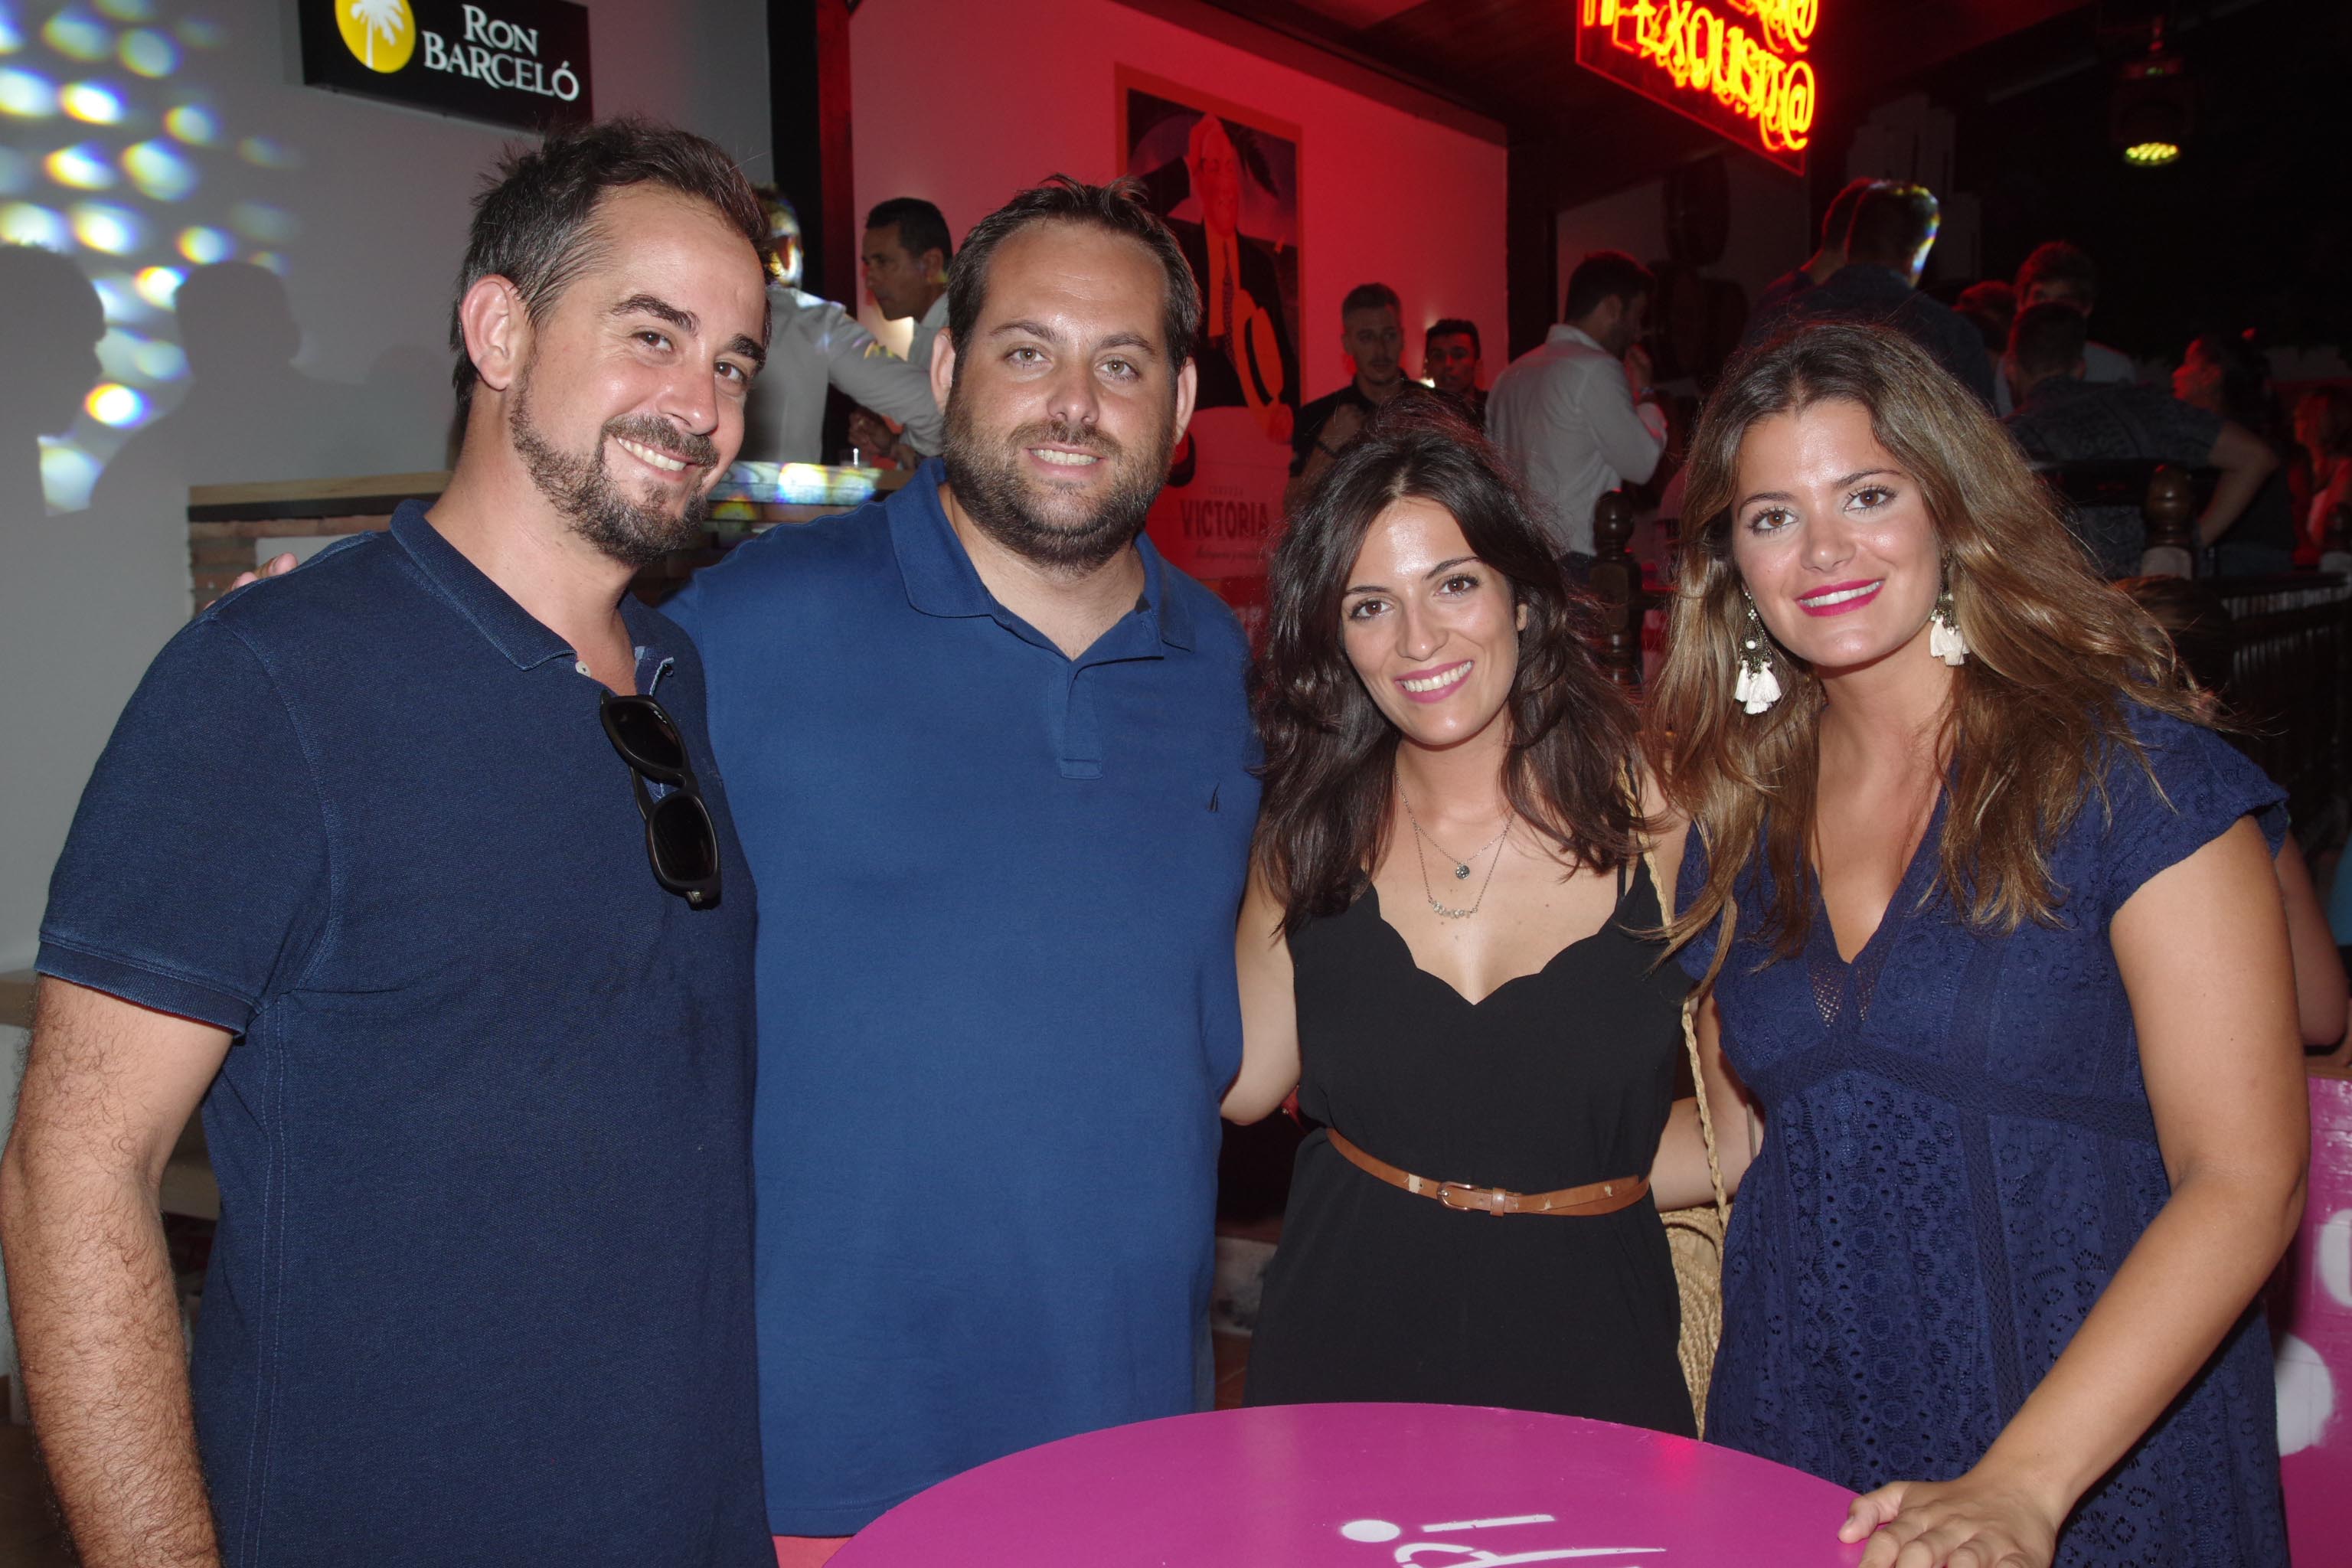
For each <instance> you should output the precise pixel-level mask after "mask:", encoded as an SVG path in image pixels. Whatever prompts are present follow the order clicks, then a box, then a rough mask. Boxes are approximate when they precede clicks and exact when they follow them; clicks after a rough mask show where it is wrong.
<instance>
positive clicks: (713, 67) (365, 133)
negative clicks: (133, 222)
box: [0, 0, 1108, 970]
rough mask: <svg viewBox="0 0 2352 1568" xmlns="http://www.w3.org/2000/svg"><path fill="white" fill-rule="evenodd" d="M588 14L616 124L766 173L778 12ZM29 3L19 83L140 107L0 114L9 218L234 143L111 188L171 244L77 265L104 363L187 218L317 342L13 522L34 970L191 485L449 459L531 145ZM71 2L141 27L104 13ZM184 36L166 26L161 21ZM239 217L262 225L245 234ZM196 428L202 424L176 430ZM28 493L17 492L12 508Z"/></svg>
mask: <svg viewBox="0 0 2352 1568" xmlns="http://www.w3.org/2000/svg"><path fill="white" fill-rule="evenodd" d="M586 3H587V5H588V7H589V12H590V28H591V48H592V52H593V58H594V79H593V92H594V101H595V107H596V109H597V110H598V111H599V112H600V113H604V114H612V113H619V112H624V111H635V112H639V113H644V114H647V115H651V116H655V117H656V118H661V119H667V120H671V121H676V122H677V123H680V124H683V125H686V126H688V128H690V129H693V130H696V131H698V132H702V133H703V134H705V135H708V136H710V137H711V138H713V139H714V140H716V141H717V142H719V143H720V144H721V145H722V146H724V147H726V148H727V149H728V150H730V152H732V153H736V154H737V155H738V156H739V157H740V158H742V159H743V160H744V161H745V163H746V164H747V166H749V167H751V169H752V170H753V171H754V173H755V174H764V172H765V171H766V169H767V166H768V163H769V136H768V89H767V30H766V11H765V7H764V6H763V5H761V4H760V3H759V0H661V3H659V4H656V3H655V0H586ZM11 9H12V13H13V19H14V20H15V21H16V24H17V26H18V33H17V37H18V38H19V40H20V43H21V47H18V48H16V51H15V52H14V53H11V54H7V55H5V56H0V68H9V69H14V70H19V71H29V72H34V73H37V74H40V75H44V76H46V77H47V78H48V79H51V80H53V81H57V82H60V83H62V82H67V81H71V80H74V79H89V78H100V79H106V80H109V81H111V82H112V83H114V84H115V85H116V86H117V88H118V89H120V91H121V98H122V99H123V100H124V104H125V108H126V117H125V119H124V121H123V122H122V124H121V125H120V126H119V127H93V126H90V125H87V124H79V123H76V122H74V121H71V120H69V119H67V118H65V117H62V116H53V117H47V118H23V117H15V118H11V117H5V116H0V138H5V141H0V187H5V188H0V209H5V208H6V207H7V206H8V205H9V204H11V203H29V204H36V205H42V204H45V205H47V206H49V207H50V208H52V209H54V210H64V209H65V208H66V207H67V206H68V204H69V203H71V202H72V201H74V200H76V199H79V195H78V193H75V192H72V191H68V190H62V189H60V188H58V186H57V185H56V184H54V183H53V182H51V181H50V179H49V178H48V176H47V174H45V172H44V169H43V160H45V159H46V158H47V156H48V155H49V154H50V153H52V152H53V151H55V150H57V149H58V148H62V147H67V146H71V145H74V144H77V143H80V142H89V141H92V140H95V141H98V142H100V144H101V145H102V146H109V147H112V148H115V149H119V148H120V147H121V146H123V145H127V144H128V143H129V142H130V141H131V140H132V139H134V134H133V133H134V132H135V135H136V136H141V137H154V136H159V135H161V134H162V133H163V126H162V123H161V122H162V120H163V115H164V114H165V113H166V112H167V111H168V110H171V109H173V108H174V107H175V106H180V105H194V106H198V107H201V108H204V109H205V110H208V111H209V112H210V113H211V114H212V115H213V116H214V118H215V120H216V121H217V122H218V124H219V127H220V134H219V136H218V137H217V138H216V139H215V144H214V145H213V146H212V147H210V148H197V149H190V150H189V151H188V153H187V156H188V161H189V163H190V165H191V167H192V168H193V169H194V173H195V174H196V175H197V180H196V184H195V185H194V189H192V190H191V191H189V192H188V193H187V194H186V195H184V196H183V197H181V198H180V199H178V200H176V201H172V202H163V201H160V200H142V197H141V195H140V193H138V192H136V191H132V190H129V189H128V188H127V187H125V188H119V189H117V190H116V191H113V192H109V193H105V195H104V199H106V200H109V201H112V202H116V203H119V204H120V205H122V206H124V207H125V208H128V209H131V211H133V212H134V214H135V215H136V216H138V217H139V218H140V219H141V220H142V222H143V223H144V225H145V226H147V227H148V229H149V231H150V240H149V243H148V245H147V246H146V247H143V248H142V251H141V252H139V253H137V254H134V255H132V256H130V257H127V258H121V259H117V258H110V257H107V256H104V255H100V254H97V253H94V252H90V251H87V250H81V251H78V252H76V255H75V259H76V260H77V261H78V262H79V264H80V265H81V266H82V268H83V269H84V271H85V272H86V273H88V274H89V275H90V276H91V277H92V278H94V279H110V281H112V280H113V279H120V281H114V282H113V283H112V286H113V288H114V291H115V293H116V296H117V298H118V300H119V301H120V302H121V307H122V308H121V309H119V310H117V311H116V312H115V317H116V325H117V327H118V329H119V331H118V334H117V336H116V337H115V339H114V341H113V342H110V344H108V345H106V352H107V353H109V354H110V355H113V356H115V359H116V361H117V362H118V363H119V360H120V356H121V353H122V350H123V348H124V346H125V345H126V344H127V343H128V342H130V340H129V339H128V338H126V337H123V336H121V333H125V332H135V333H136V334H138V335H139V336H140V337H142V338H145V339H149V340H152V341H154V342H158V343H163V344H170V343H175V342H178V341H179V337H180V333H179V330H178V326H179V324H178V322H177V321H175V319H174V317H173V314H172V312H170V311H168V310H146V309H144V308H142V307H140V306H139V304H138V301H137V300H136V297H135V296H134V295H132V294H131V291H130V290H129V289H128V287H127V285H128V281H129V279H128V274H129V273H130V271H131V270H132V269H134V268H137V267H139V266H142V265H147V264H150V263H155V262H171V261H173V260H175V259H176V258H174V257H173V256H172V255H171V254H170V250H169V246H170V243H171V240H172V237H173V236H174V235H175V234H176V233H177V232H178V231H179V230H180V229H181V228H183V227H184V226H211V227H216V228H218V229H220V230H221V231H223V232H224V233H227V234H230V235H232V236H233V237H235V241H236V244H237V246H238V247H239V248H238V250H237V252H236V254H237V255H239V256H240V257H242V256H246V255H250V254H251V253H253V252H255V251H261V250H266V251H268V252H269V253H270V254H271V255H272V256H274V257H275V258H277V260H276V264H277V265H278V266H279V267H280V268H282V275H283V278H284V282H285V292H286V297H287V302H288V304H289V306H290V309H291V312H292V316H293V319H294V321H295V322H296V323H297V325H298V326H299V331H300V350H299V354H298V355H297V357H296V358H295V360H294V362H293V365H292V367H291V371H290V372H289V370H288V369H287V367H285V366H283V365H280V366H278V367H276V369H275V370H274V371H271V370H270V369H268V367H266V366H259V367H257V366H247V365H240V366H237V367H236V368H235V369H233V370H230V371H226V372H224V373H223V374H222V376H221V378H220V384H218V385H213V386H206V385H204V384H201V383H200V384H197V387H196V391H195V393H194V395H187V396H184V397H183V403H184V407H183V408H181V409H173V408H171V407H170V406H169V405H171V403H172V400H173V398H174V397H177V396H182V395H183V393H184V390H185V388H186V387H187V386H188V384H186V383H180V384H163V385H162V386H159V387H155V388H151V389H150V390H152V391H153V392H155V393H156V395H157V396H158V402H159V405H162V406H164V407H165V408H166V411H167V412H184V413H185V414H186V415H187V417H186V418H184V419H181V420H180V421H178V422H177V424H176V425H174V424H173V422H172V421H169V420H165V421H163V422H162V423H161V424H159V425H158V426H155V427H154V429H155V431H158V432H160V434H156V433H153V432H141V433H139V434H138V435H134V437H133V440H134V442H135V443H139V444H140V445H141V447H142V449H143V454H144V455H143V456H142V453H141V452H138V451H131V450H128V449H126V453H125V457H124V460H123V461H121V462H118V463H117V464H115V466H114V470H113V473H112V475H111V476H102V477H101V478H100V480H99V488H98V489H97V490H96V492H95V494H96V497H97V499H98V500H99V502H100V504H99V505H96V506H93V507H89V508H87V509H85V510H72V511H66V512H63V513H59V514H57V515H51V516H47V517H43V516H40V515H37V514H36V511H37V509H36V507H35V506H34V505H31V504H26V503H24V502H22V501H21V500H20V501H19V502H17V503H16V504H15V505H13V506H10V507H8V508H7V509H6V510H7V513H8V514H7V515H0V668H5V670H7V672H8V676H7V679H6V681H5V697H0V719H5V724H0V733H5V735H6V736H7V740H6V742H5V745H0V970H5V969H14V968H21V967H23V966H25V965H26V964H29V963H31V962H32V955H33V951H34V947H35V942H36V932H37V928H38V924H39V919H40V913H41V909H42V905H43V903H44V901H45V899H46V896H47V881H48V874H49V868H50V865H51V863H52V862H53V861H54V859H55V858H56V856H57V852H58V847H59V845H60V844H61V843H62V842H63V840H64V837H65V832H66V828H67V825H68V821H69V819H70V816H71V813H72V809H73V805H74V803H75V800H76V799H77V797H78V796H79V792H80V789H81V785H82V783H83V781H84V779H85V778H86V777H87V776H88V773H89V766H90V763H92V761H94V760H95V758H96V757H97V754H98V752H99V749H100V746H101V745H102V744H103V742H104V741H105V738H106V735H107V733H108V731H109V730H110V728H111V726H112V723H113V721H114V717H115V714H116V713H117V711H118V710H120V709H121V705H122V702H123V700H124V699H125V698H126V697H128V695H129V694H130V691H131V687H132V685H133V684H134V683H135V682H136V680H137V679H138V676H139V673H140V671H141V670H142V668H144V667H145V665H146V663H147V661H148V659H149V658H151V657H152V655H153V654H154V652H155V650H156V649H157V648H158V647H161V646H162V644H163V641H164V639H165V638H167V637H170V636H171V634H172V632H173V630H174V629H175V628H176V627H177V626H180V625H181V624H182V623H183V622H184V620H185V619H186V618H187V616H188V613H189V605H188V595H187V578H188V563H187V546H186V534H185V520H184V511H183V509H184V505H185V496H184V488H185V486H186V485H187V484H189V483H191V482H229V481H236V480H261V479H302V478H314V477H319V476H322V475H330V474H354V473H388V472H400V471H404V470H414V469H420V468H441V467H443V466H444V460H443V453H444V447H443V433H444V429H445V426H446V417H447V410H448V390H447V387H448V382H447V368H448V363H449V360H448V351H447V349H446V331H447V327H446V321H447V311H448V289H449V286H450V283H451V280H452V279H454V278H455V276H456V273H457V264H458V261H459V259H460V257H461V254H462V251H463V248H464V243H465V231H466V222H467V216H468V213H469V206H468V203H469V201H470V198H471V197H472V195H474V193H475V191H476V189H477V185H478V179H479V177H480V175H481V174H482V172H483V171H484V170H485V169H486V168H487V167H488V164H489V163H490V162H491V161H492V159H493V158H494V157H495V155H496V154H497V153H498V152H499V148H500V147H501V146H503V145H505V144H507V143H508V142H509V141H511V140H513V139H515V136H516V133H513V132H504V131H501V130H499V129H497V128H494V127H489V126H482V125H476V124H472V123H468V122H464V121H455V120H446V119H442V118H438V117H435V116H430V115H425V114H422V113H418V112H415V111H411V110H403V109H397V108H394V107H391V106H388V105H385V104H382V103H378V102H374V101H372V100H364V99H359V98H350V97H343V96H340V95H337V94H332V93H329V92H325V91H322V90H320V89H314V88H305V87H300V86H297V85H294V83H295V82H296V81H297V80H298V79H299V74H300V73H299V59H298V58H297V53H296V46H295V44H294V40H293V38H292V37H291V32H290V24H289V23H287V22H286V21H285V20H284V17H283V16H282V15H281V13H290V9H291V8H290V7H281V6H280V5H277V4H275V3H273V0H215V4H213V5H209V6H207V7H206V8H205V10H206V13H207V15H208V16H210V17H211V18H212V19H213V21H214V23H215V31H214V35H213V36H212V37H210V38H209V39H207V38H206V37H205V35H203V34H201V33H197V34H186V33H185V32H184V31H183V37H182V38H181V39H180V40H179V43H180V47H179V49H178V50H177V52H178V54H179V57H180V58H179V60H178V63H177V66H176V68H173V70H171V71H170V72H169V73H167V74H166V75H164V76H163V77H162V78H160V79H153V80H145V79H141V78H139V77H138V76H135V75H132V74H131V73H130V72H129V71H127V70H125V69H123V68H120V67H119V66H117V65H116V64H115V62H114V61H112V60H110V59H108V60H101V61H99V62H97V63H89V62H82V61H76V60H74V59H73V58H70V57H69V56H68V55H65V54H61V53H59V52H58V50H57V49H56V48H55V47H53V46H52V44H51V42H50V40H49V39H47V37H44V35H43V25H44V24H45V23H46V22H47V19H48V17H49V15H50V13H51V12H52V11H54V10H56V9H58V6H57V5H56V4H55V0H33V4H30V5H24V6H18V7H12V8H11ZM71 9H72V12H73V14H74V16H78V17H79V18H82V19H84V20H85V21H88V22H91V23H93V24H94V25H97V26H103V27H106V28H109V29H110V30H111V31H113V32H114V33H117V34H122V33H127V32H128V31H129V27H128V26H127V25H117V24H114V23H111V22H109V21H107V20H106V19H105V17H104V16H102V15H101V14H100V12H98V11H95V10H92V9H90V8H89V7H87V6H79V5H78V6H74V7H72V8H71ZM118 9H121V8H119V7H118ZM175 9H177V8H176V7H163V10H164V11H171V10H175ZM126 14H127V13H126ZM170 25H171V18H170V17H168V16H166V17H165V18H164V20H163V22H161V23H158V24H155V26H158V27H163V28H168V27H169V26H170ZM189 38H193V39H194V42H193V43H190V42H188V41H187V40H188V39H189ZM1107 97H1108V89H1106V98H1107ZM249 141H250V142H251V144H250V145H249V146H247V145H246V144H247V142H249ZM240 204H243V205H242V206H240ZM264 208H266V209H268V211H263V210H260V209H264ZM240 219H242V220H243V226H244V228H245V229H246V230H247V231H248V232H246V233H243V234H239V233H237V232H236V231H237V228H238V226H239V220H240ZM182 265H184V263H183V264H182ZM0 305H5V301H0ZM12 330H13V329H12ZM162 352H163V353H165V354H167V355H168V353H169V350H168V349H166V350H163V351H162ZM16 371H17V367H16V366H15V365H12V366H11V374H16ZM199 426H200V427H201V430H200V431H198V430H197V427H199ZM175 431H177V432H182V433H188V432H195V433H194V434H193V435H192V436H191V437H190V438H189V439H179V438H176V437H175V435H174V432H175ZM79 435H80V437H82V438H83V439H84V440H85V442H86V443H88V444H89V445H91V446H92V447H94V448H96V449H104V448H106V447H109V446H110V444H111V443H110V439H109V433H108V432H106V431H104V430H103V429H102V428H101V427H99V426H95V425H94V424H92V423H91V422H90V421H89V419H88V418H87V417H85V419H84V421H83V423H82V426H80V429H79ZM28 445H29V435H28V433H26V432H20V431H16V430H7V429H0V476H5V477H7V478H15V477H17V476H20V475H22V474H24V473H25V472H26V465H27V462H28V460H29V453H28V452H26V451H20V450H18V448H24V447H28ZM53 488H55V487H53ZM63 488H64V489H66V490H67V491H68V492H71V491H72V490H73V489H75V488H76V487H74V486H72V485H70V484H68V485H67V486H65V487H63ZM11 493H12V489H11V487H9V486H8V485H6V484H0V496H6V495H9V494H11ZM14 493H17V494H21V493H22V492H21V491H15V492H14ZM72 499H74V498H73V497H72V495H71V494H70V493H68V500H72ZM256 787H257V788H266V787H268V782H267V781H266V780H257V781H256ZM221 918H223V919H234V918H236V911H234V910H222V911H221Z"/></svg>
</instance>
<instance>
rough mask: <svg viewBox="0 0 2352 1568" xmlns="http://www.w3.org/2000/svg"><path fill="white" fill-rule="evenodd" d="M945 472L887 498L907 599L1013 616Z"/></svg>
mask: <svg viewBox="0 0 2352 1568" xmlns="http://www.w3.org/2000/svg"><path fill="white" fill-rule="evenodd" d="M946 478H947V466H946V465H945V464H944V463H942V462H940V459H939V458H931V459H930V460H929V461H928V462H926V463H925V464H924V465H923V466H922V467H921V468H917V469H916V470H915V472H914V474H913V476H912V477H911V478H909V479H908V480H907V482H906V483H905V484H904V485H902V486H900V487H899V489H898V493H897V494H896V495H894V496H892V497H891V498H890V499H889V500H887V502H885V503H884V504H883V509H882V510H883V513H884V515H885V516H886V517H887V518H888V520H889V522H890V543H891V547H892V548H893V550H895V551H896V552H897V553H898V571H899V574H900V575H901V576H903V577H904V578H905V579H906V583H907V602H908V604H909V605H913V606H914V607H915V608H916V609H917V610H919V611H921V612H922V613H923V614H924V615H927V616H948V617H954V616H992V617H1001V618H1004V619H1008V620H1009V619H1011V618H1012V612H1011V611H1009V610H1007V609H1005V608H1004V606H1003V605H1000V604H998V603H997V602H996V596H995V595H992V594H991V593H990V592H989V591H988V585H987V584H984V583H982V581H981V580H980V572H979V570H978V568H976V567H974V566H973V565H972V563H971V552H968V551H967V550H965V549H964V547H963V541H962V540H961V539H959V538H957V537H956V531H955V524H954V523H952V522H950V521H948V512H947V508H946V506H945V505H943V504H942V503H941V502H940V483H941V482H942V481H943V480H945V479H946ZM445 548H446V546H445ZM1135 549H1136V553H1137V554H1139V555H1140V556H1141V557H1142V558H1143V603H1142V607H1143V608H1145V609H1148V610H1150V611H1152V612H1153V613H1154V614H1155V616H1156V617H1157V619H1158V621H1159V626H1160V641H1161V642H1162V643H1165V644H1166V645H1168V646H1169V647H1177V648H1182V649H1184V650H1185V651H1187V652H1190V651H1191V650H1192V610H1191V609H1190V608H1189V607H1188V606H1187V605H1185V603H1184V599H1183V596H1182V595H1180V594H1176V593H1172V592H1171V591H1170V589H1171V586H1172V584H1171V582H1170V575H1171V573H1170V568H1169V566H1168V563H1166V562H1165V561H1163V560H1161V559H1160V552H1159V550H1158V549H1157V548H1156V547H1155V546H1154V545H1153V544H1152V542H1151V539H1150V535H1148V534H1139V535H1137V536H1136V541H1135ZM452 553H454V552H452ZM1107 635H1108V634H1107Z"/></svg>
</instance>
